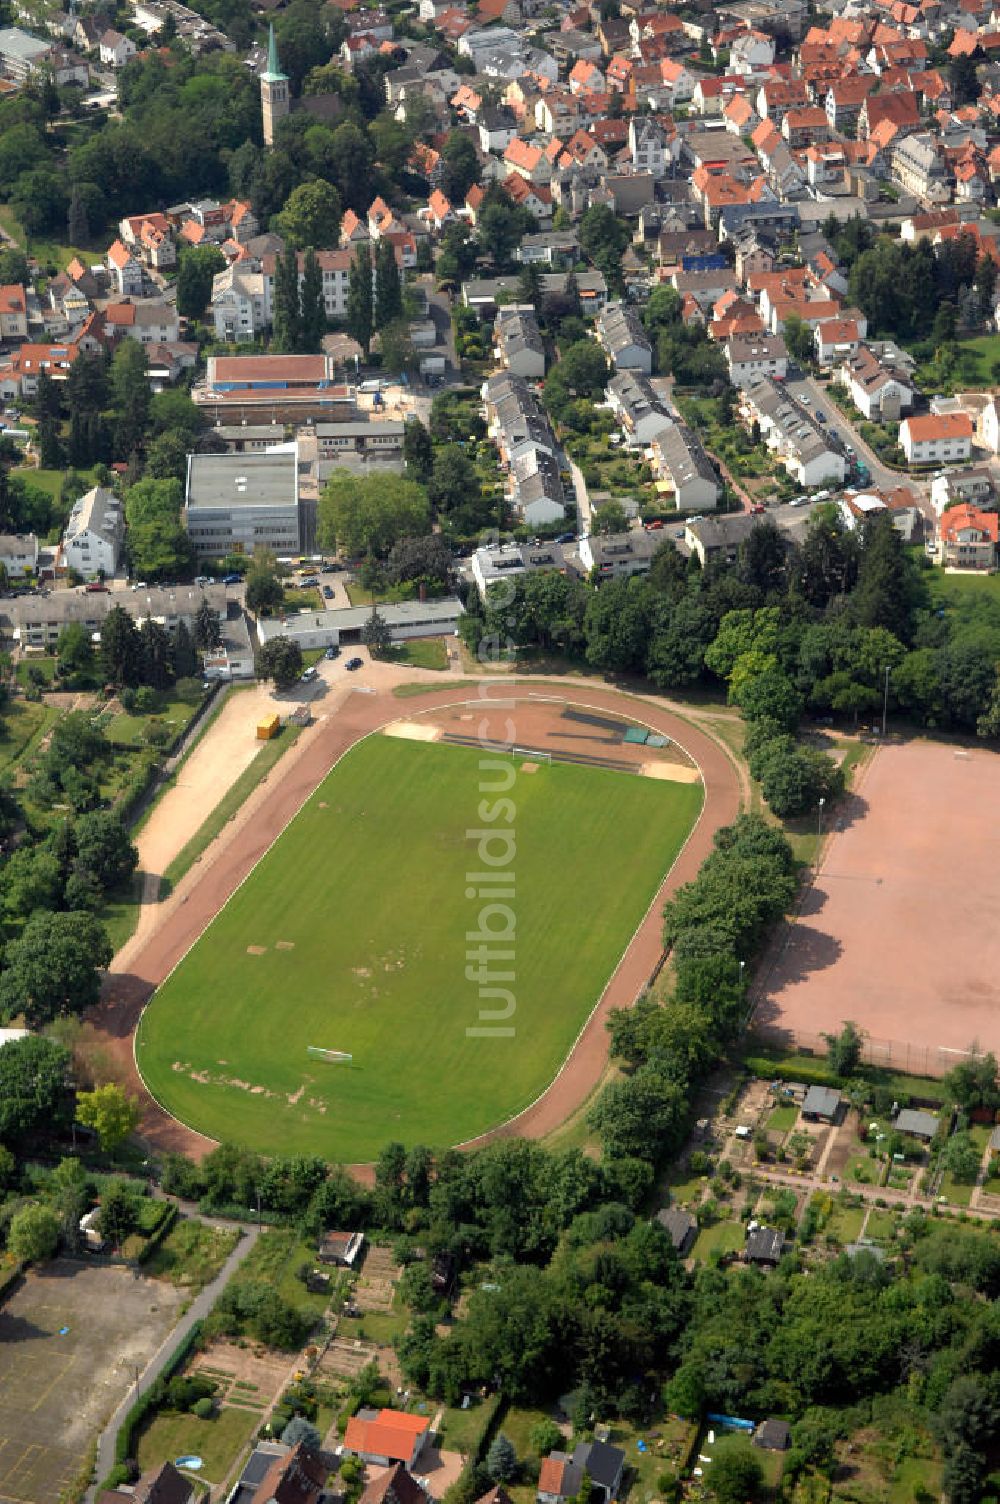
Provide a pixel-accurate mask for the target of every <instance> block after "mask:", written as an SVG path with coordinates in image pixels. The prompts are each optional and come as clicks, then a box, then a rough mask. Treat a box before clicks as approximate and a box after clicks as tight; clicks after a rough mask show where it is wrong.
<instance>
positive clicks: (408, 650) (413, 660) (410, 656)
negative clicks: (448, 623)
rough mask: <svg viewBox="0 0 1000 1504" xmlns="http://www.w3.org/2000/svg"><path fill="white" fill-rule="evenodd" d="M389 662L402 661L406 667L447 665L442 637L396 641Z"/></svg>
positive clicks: (446, 650) (441, 667) (446, 653)
mask: <svg viewBox="0 0 1000 1504" xmlns="http://www.w3.org/2000/svg"><path fill="white" fill-rule="evenodd" d="M389 661H390V662H391V663H404V664H406V665H407V667H408V668H436V669H444V668H447V667H448V649H447V648H446V647H445V643H444V638H443V637H414V638H412V639H411V640H410V641H409V642H397V643H396V645H395V647H394V648H393V650H392V652H391V653H390V654H389Z"/></svg>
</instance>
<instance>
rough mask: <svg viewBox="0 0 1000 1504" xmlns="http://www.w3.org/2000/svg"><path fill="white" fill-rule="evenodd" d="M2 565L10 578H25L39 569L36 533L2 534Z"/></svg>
mask: <svg viewBox="0 0 1000 1504" xmlns="http://www.w3.org/2000/svg"><path fill="white" fill-rule="evenodd" d="M0 565H2V566H3V568H4V571H5V573H6V577H7V579H8V580H23V579H24V576H25V575H26V574H35V573H36V571H37V569H38V539H37V538H36V537H35V534H34V533H4V534H2V535H0Z"/></svg>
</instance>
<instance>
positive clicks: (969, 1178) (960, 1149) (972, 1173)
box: [941, 1132, 983, 1185]
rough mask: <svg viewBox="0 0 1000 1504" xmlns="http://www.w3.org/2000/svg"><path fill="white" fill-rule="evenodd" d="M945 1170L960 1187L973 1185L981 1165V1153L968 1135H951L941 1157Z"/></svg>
mask: <svg viewBox="0 0 1000 1504" xmlns="http://www.w3.org/2000/svg"><path fill="white" fill-rule="evenodd" d="M941 1158H942V1161H943V1163H944V1165H945V1168H946V1169H947V1170H949V1171H950V1172H951V1174H952V1175H953V1176H954V1178H955V1179H956V1180H957V1181H958V1182H959V1183H960V1184H961V1185H974V1184H975V1182H976V1177H977V1176H978V1174H979V1166H980V1164H981V1163H982V1158H983V1156H982V1151H981V1150H980V1148H979V1146H978V1145H977V1144H976V1142H975V1141H974V1139H973V1138H972V1137H971V1135H970V1134H968V1133H964V1132H963V1133H953V1134H952V1136H951V1138H950V1139H949V1140H948V1142H947V1144H946V1145H945V1148H944V1153H943V1154H942V1156H941Z"/></svg>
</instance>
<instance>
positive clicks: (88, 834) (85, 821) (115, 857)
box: [73, 809, 139, 890]
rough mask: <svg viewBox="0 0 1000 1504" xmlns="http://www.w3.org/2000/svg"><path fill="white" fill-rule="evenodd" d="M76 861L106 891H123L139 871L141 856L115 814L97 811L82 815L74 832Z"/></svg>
mask: <svg viewBox="0 0 1000 1504" xmlns="http://www.w3.org/2000/svg"><path fill="white" fill-rule="evenodd" d="M73 837H74V842H75V845H76V859H77V861H78V862H79V863H80V865H81V866H82V867H86V868H87V869H88V871H90V872H93V874H94V876H95V877H96V878H97V880H98V882H99V883H100V884H101V887H102V888H106V889H109V890H110V889H113V888H119V887H121V886H122V884H124V883H126V882H127V881H128V879H129V878H130V877H131V876H132V873H133V872H134V871H135V869H136V866H137V864H138V861H139V852H138V850H137V849H136V847H135V846H134V845H133V844H132V840H131V837H130V835H129V830H128V826H127V825H126V824H125V823H124V821H123V820H122V817H121V815H119V814H118V813H117V812H116V811H115V810H110V809H97V810H92V811H91V812H90V814H87V815H81V816H80V818H79V819H78V820H77V822H76V824H75V826H74V828H73Z"/></svg>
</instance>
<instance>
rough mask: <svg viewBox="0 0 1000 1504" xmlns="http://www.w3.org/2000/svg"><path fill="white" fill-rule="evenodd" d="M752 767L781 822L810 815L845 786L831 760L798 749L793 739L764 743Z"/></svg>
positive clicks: (805, 749)
mask: <svg viewBox="0 0 1000 1504" xmlns="http://www.w3.org/2000/svg"><path fill="white" fill-rule="evenodd" d="M750 766H751V771H752V772H753V775H754V777H755V778H757V779H758V780H759V781H760V784H761V787H762V790H763V793H764V798H765V799H766V800H767V802H768V804H769V805H770V807H771V810H772V811H773V813H774V814H776V815H777V816H778V818H779V820H789V819H795V818H797V817H798V816H800V815H806V814H808V813H809V812H810V811H811V810H814V809H816V807H817V806H818V804H819V801H820V800H821V799H822V800H824V801H827V800H830V799H832V798H834V797H835V796H836V795H837V794H839V793H840V792H841V790H842V789H843V786H844V779H843V773H842V772H841V770H840V768H839V767H838V766H837V764H836V763H835V762H834V760H833V758H832V757H828V756H827V755H826V753H825V752H820V751H818V750H817V749H816V748H814V747H804V746H799V745H797V744H796V743H795V742H794V741H793V740H792V738H791V737H790V736H777V737H775V738H774V739H773V740H771V741H767V742H765V743H764V744H763V745H762V746H760V747H759V748H758V749H757V751H756V752H755V753H754V755H753V756H752V757H751V759H750Z"/></svg>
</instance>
